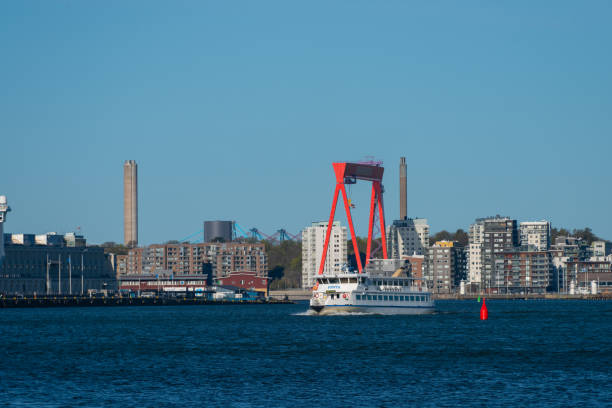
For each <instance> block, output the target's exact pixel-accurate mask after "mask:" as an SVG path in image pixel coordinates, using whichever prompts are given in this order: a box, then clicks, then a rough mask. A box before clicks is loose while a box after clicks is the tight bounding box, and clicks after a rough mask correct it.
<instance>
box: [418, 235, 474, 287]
mask: <svg viewBox="0 0 612 408" xmlns="http://www.w3.org/2000/svg"><path fill="white" fill-rule="evenodd" d="M428 262H429V267H428V268H427V276H426V279H427V285H428V287H429V288H431V291H432V292H433V293H452V292H454V291H455V289H456V288H457V287H459V283H460V282H461V281H462V280H464V279H465V278H466V271H467V261H466V252H465V250H464V248H463V247H462V246H461V245H459V244H458V243H457V242H454V241H437V242H435V243H434V244H433V245H432V246H431V247H430V248H429V256H428Z"/></svg>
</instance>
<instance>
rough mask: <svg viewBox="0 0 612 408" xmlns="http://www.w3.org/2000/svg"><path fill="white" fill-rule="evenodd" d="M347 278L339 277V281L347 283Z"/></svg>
mask: <svg viewBox="0 0 612 408" xmlns="http://www.w3.org/2000/svg"><path fill="white" fill-rule="evenodd" d="M348 282H349V280H348V278H340V283H348Z"/></svg>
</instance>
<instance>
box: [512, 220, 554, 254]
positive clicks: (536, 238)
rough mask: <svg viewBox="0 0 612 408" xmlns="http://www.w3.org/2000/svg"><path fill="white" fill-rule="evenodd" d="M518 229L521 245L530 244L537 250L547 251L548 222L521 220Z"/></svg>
mask: <svg viewBox="0 0 612 408" xmlns="http://www.w3.org/2000/svg"><path fill="white" fill-rule="evenodd" d="M519 229H520V244H521V246H525V245H532V246H534V247H535V248H537V250H538V251H547V250H548V249H549V248H550V222H548V221H528V222H521V223H520V227H519Z"/></svg>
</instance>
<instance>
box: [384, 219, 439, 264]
mask: <svg viewBox="0 0 612 408" xmlns="http://www.w3.org/2000/svg"><path fill="white" fill-rule="evenodd" d="M428 249H429V225H428V224H427V219H426V218H406V219H405V220H395V221H393V224H391V225H389V226H388V227H387V252H388V255H389V257H390V258H392V259H404V258H405V257H407V256H413V255H424V256H427V254H428V253H427V251H428Z"/></svg>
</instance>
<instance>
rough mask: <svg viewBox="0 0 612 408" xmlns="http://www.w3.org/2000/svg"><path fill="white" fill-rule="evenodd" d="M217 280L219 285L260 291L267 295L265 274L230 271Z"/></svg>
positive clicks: (267, 282)
mask: <svg viewBox="0 0 612 408" xmlns="http://www.w3.org/2000/svg"><path fill="white" fill-rule="evenodd" d="M217 281H218V284H219V285H223V286H234V287H237V288H241V289H246V290H250V291H255V292H261V293H263V294H264V296H268V284H269V281H268V278H267V277H265V276H258V275H257V274H256V273H255V272H251V271H236V272H230V274H229V275H227V276H224V277H222V278H219V279H218V280H217Z"/></svg>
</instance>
